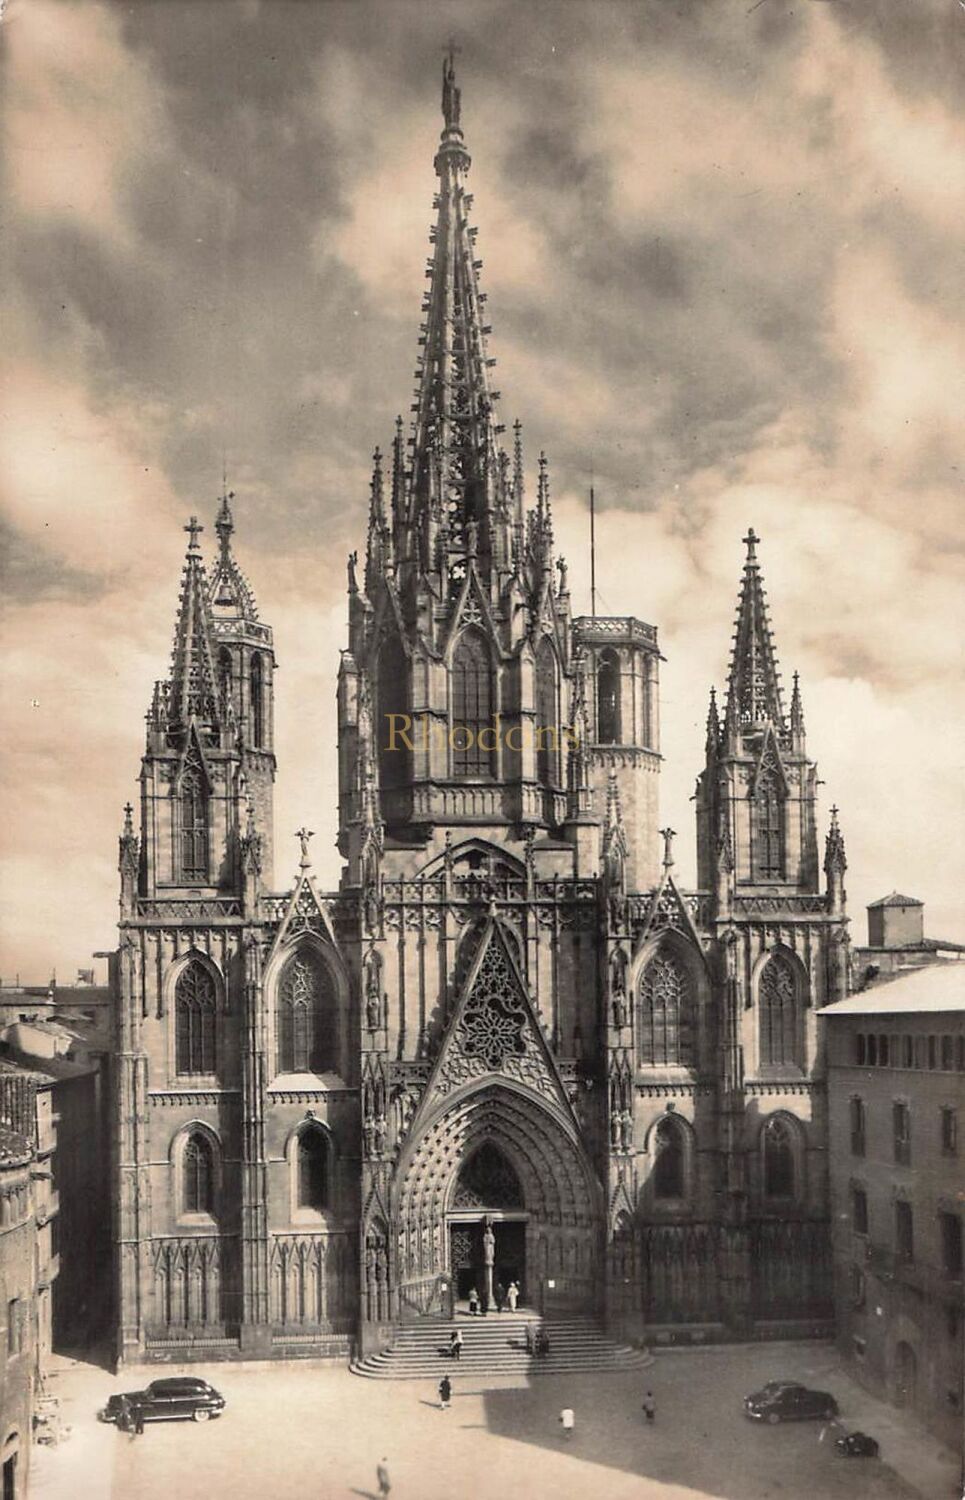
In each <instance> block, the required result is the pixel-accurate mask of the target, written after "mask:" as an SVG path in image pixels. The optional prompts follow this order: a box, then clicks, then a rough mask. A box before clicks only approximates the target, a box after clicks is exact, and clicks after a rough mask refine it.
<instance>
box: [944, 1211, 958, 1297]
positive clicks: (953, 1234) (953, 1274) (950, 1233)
mask: <svg viewBox="0 0 965 1500" xmlns="http://www.w3.org/2000/svg"><path fill="white" fill-rule="evenodd" d="M938 1222H939V1225H940V1227H941V1241H942V1269H943V1270H944V1272H945V1275H946V1276H948V1277H950V1278H951V1279H952V1280H953V1281H959V1280H960V1279H961V1275H962V1221H961V1219H960V1218H959V1217H958V1214H950V1213H940V1214H939V1215H938Z"/></svg>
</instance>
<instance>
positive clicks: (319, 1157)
mask: <svg viewBox="0 0 965 1500" xmlns="http://www.w3.org/2000/svg"><path fill="white" fill-rule="evenodd" d="M295 1170H296V1185H295V1205H296V1207H297V1208H310V1209H315V1210H316V1211H320V1210H322V1209H324V1208H327V1207H328V1142H327V1140H326V1138H325V1135H324V1132H323V1131H321V1130H318V1129H317V1128H316V1127H314V1126H309V1127H308V1128H307V1129H305V1130H303V1131H302V1132H301V1134H300V1135H299V1137H298V1144H297V1158H296V1163H295Z"/></svg>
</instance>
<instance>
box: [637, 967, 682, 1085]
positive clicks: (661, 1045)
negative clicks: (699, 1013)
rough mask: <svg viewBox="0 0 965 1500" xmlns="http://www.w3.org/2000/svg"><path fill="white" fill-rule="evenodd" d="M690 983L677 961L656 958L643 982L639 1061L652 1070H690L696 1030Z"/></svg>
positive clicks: (640, 1004)
mask: <svg viewBox="0 0 965 1500" xmlns="http://www.w3.org/2000/svg"><path fill="white" fill-rule="evenodd" d="M691 1012H692V1001H691V993H690V981H689V979H688V977H687V975H686V973H685V972H684V970H683V969H682V968H681V966H680V965H679V964H678V963H677V962H676V960H675V959H674V958H672V957H671V956H669V955H665V954H658V955H657V956H656V957H655V958H652V959H651V960H650V962H649V963H648V965H647V967H646V969H645V970H644V972H643V977H642V979H641V981H640V1000H639V1007H638V1014H639V1058H640V1062H641V1063H643V1064H645V1065H648V1066H657V1067H659V1066H661V1065H669V1066H682V1067H690V1066H692V1063H693V1026H692V1015H691Z"/></svg>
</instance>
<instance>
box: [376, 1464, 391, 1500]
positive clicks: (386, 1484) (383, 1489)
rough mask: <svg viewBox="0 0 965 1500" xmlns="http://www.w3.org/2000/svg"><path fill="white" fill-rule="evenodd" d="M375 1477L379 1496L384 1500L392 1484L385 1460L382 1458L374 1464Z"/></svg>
mask: <svg viewBox="0 0 965 1500" xmlns="http://www.w3.org/2000/svg"><path fill="white" fill-rule="evenodd" d="M375 1477H376V1479H377V1480H378V1485H379V1494H380V1495H381V1496H382V1497H383V1500H385V1496H386V1495H388V1493H389V1491H390V1489H391V1488H392V1483H391V1481H390V1479H389V1466H388V1460H387V1459H384V1458H382V1459H380V1460H379V1462H378V1463H377V1464H376V1466H375Z"/></svg>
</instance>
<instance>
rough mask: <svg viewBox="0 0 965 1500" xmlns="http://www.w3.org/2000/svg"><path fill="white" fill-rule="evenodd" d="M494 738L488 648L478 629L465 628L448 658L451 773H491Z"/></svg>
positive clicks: (473, 774)
mask: <svg viewBox="0 0 965 1500" xmlns="http://www.w3.org/2000/svg"><path fill="white" fill-rule="evenodd" d="M494 741H495V724H494V722H493V703H492V667H491V663H490V657H489V647H488V646H487V644H486V641H485V639H484V638H483V636H482V635H481V634H480V633H479V631H477V630H467V631H464V633H463V634H462V635H461V636H460V638H459V641H458V642H457V644H456V649H455V651H454V652H453V657H452V730H451V735H450V742H451V744H452V770H453V775H454V776H490V775H492V769H493V744H494Z"/></svg>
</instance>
